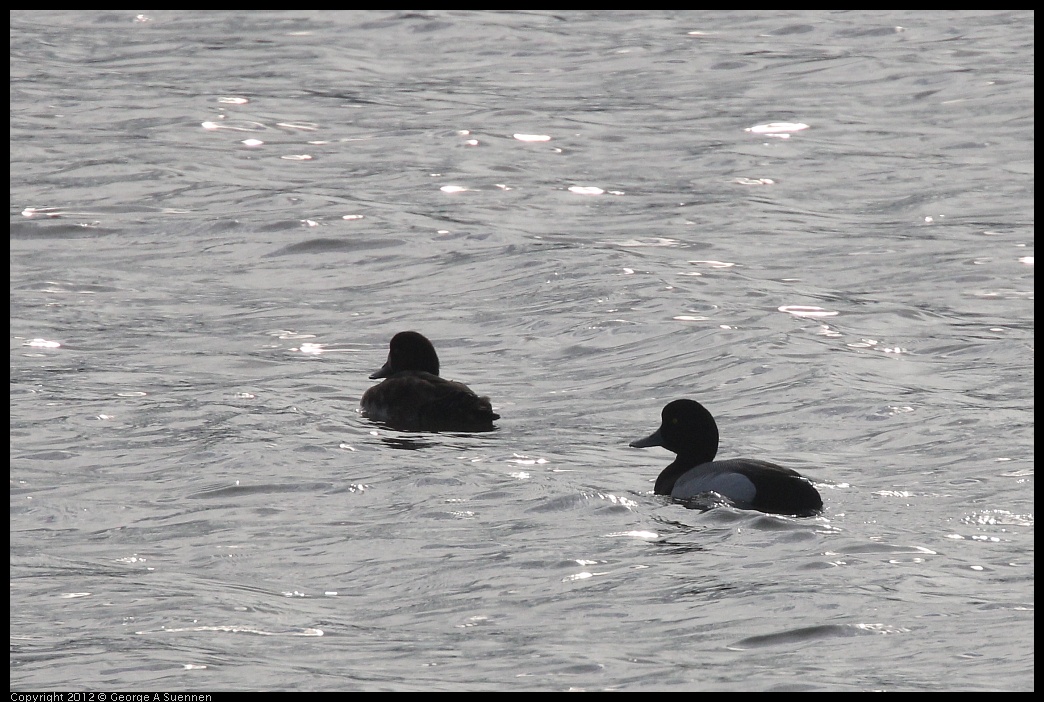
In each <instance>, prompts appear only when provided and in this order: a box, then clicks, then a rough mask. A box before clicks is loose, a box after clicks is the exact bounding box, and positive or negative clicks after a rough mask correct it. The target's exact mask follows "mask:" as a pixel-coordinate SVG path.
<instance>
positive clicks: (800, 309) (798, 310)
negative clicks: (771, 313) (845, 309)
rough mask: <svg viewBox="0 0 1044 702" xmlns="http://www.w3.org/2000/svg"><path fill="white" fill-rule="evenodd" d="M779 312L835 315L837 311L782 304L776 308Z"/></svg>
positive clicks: (803, 314)
mask: <svg viewBox="0 0 1044 702" xmlns="http://www.w3.org/2000/svg"><path fill="white" fill-rule="evenodd" d="M777 309H778V310H779V311H780V312H786V313H787V314H792V315H794V316H795V317H808V318H817V317H836V316H837V315H838V314H839V313H838V312H835V311H832V310H825V309H823V308H822V307H815V306H811V305H783V306H782V307H779V308H777Z"/></svg>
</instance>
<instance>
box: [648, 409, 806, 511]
mask: <svg viewBox="0 0 1044 702" xmlns="http://www.w3.org/2000/svg"><path fill="white" fill-rule="evenodd" d="M660 417H661V423H660V428H659V429H657V430H656V431H654V432H653V433H652V434H650V435H649V436H647V437H645V438H644V439H637V440H635V441H632V442H631V444H630V445H631V446H632V447H634V448H646V447H648V446H662V447H663V448H665V449H667V450H668V451H672V452H674V453H676V454H677V458H675V459H674V462H673V463H671V464H670V465H669V466H667V467H666V468H664V469H663V472H661V473H660V475H659V477H658V478H656V485H655V486H654V488H653V492H654V493H655V494H657V495H670V496H671V497H672V498H674V499H675V500H678V501H680V502H686V501H689V500H692V499H693V498H695V497H697V496H699V495H703V494H706V493H712V492H713V493H717V494H718V495H720V496H722V497H724V498H726V499H727V500H728V501H729V502H730V503H731V504H732V505H733V506H734V507H738V508H740V509H749V510H757V511H759V512H766V513H768V514H783V515H793V516H798V517H810V516H813V515H815V514H818V513H819V512H820V511H821V510H822V509H823V499H822V498H821V497H820V495H819V492H818V491H817V490H816V488H815V486H814V485H813V484H812V482H811V481H810V480H809V479H808V478H805V477H804V476H802V475H801V474H800V473H798V472H797V471H795V470H791V469H790V468H784V467H783V466H778V465H776V464H775V463H769V462H768V461H762V460H758V459H753V458H730V459H726V460H721V461H716V460H714V456H715V455H716V454H717V453H718V425H717V423H716V422H715V421H714V417H713V416H712V415H711V413H710V412H709V411H708V410H707V408H706V407H704V406H703V405H701V404H700V403H699V402H696V401H695V400H674V401H673V402H670V403H668V404H667V405H666V406H665V407H664V408H663V412H662V413H661V415H660Z"/></svg>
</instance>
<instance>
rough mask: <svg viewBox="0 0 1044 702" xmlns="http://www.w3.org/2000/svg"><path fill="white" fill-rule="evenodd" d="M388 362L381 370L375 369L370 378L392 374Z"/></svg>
mask: <svg viewBox="0 0 1044 702" xmlns="http://www.w3.org/2000/svg"><path fill="white" fill-rule="evenodd" d="M388 363H391V361H389V362H388ZM388 363H385V364H384V365H383V366H381V367H380V369H379V370H375V371H374V372H373V373H371V374H370V380H377V379H378V378H387V377H388V376H389V375H391V373H389V370H390V369H389V368H388Z"/></svg>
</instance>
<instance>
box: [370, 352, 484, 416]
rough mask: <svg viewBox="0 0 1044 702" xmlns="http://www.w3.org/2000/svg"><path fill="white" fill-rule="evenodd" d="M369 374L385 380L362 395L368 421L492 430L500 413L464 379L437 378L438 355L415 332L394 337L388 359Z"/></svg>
mask: <svg viewBox="0 0 1044 702" xmlns="http://www.w3.org/2000/svg"><path fill="white" fill-rule="evenodd" d="M370 378H373V379H376V378H384V380H383V382H381V383H379V384H377V385H374V386H373V387H372V388H370V389H369V390H367V391H366V392H365V393H363V396H362V401H361V403H360V404H361V405H362V409H363V412H365V413H366V416H367V417H369V418H370V419H372V420H374V421H377V422H382V423H384V424H387V425H388V426H390V427H392V428H393V429H398V430H400V431H465V432H474V431H492V430H493V428H494V427H493V421H494V420H496V419H500V415H499V414H497V413H496V412H494V411H493V406H492V405H491V404H490V402H489V398H488V397H479V396H478V395H476V394H475V393H474V392H472V391H471V388H469V387H468V386H467V385H465V384H464V383H459V382H457V381H455V380H447V379H445V378H442V377H440V376H439V357H438V354H436V353H435V347H434V346H432V343H431V342H430V341H428V339H427V338H426V337H425V336H424V335H422V334H419V333H417V332H414V331H405V332H399V333H398V334H396V335H395V336H393V337H392V340H391V345H390V348H389V350H388V361H387V362H386V363H385V364H384V365H383V366H381V368H380V370H378V371H377V372H375V373H374V374H373V375H371V376H370Z"/></svg>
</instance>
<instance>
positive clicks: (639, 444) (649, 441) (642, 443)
mask: <svg viewBox="0 0 1044 702" xmlns="http://www.w3.org/2000/svg"><path fill="white" fill-rule="evenodd" d="M631 446H632V447H633V448H645V447H646V446H663V435H662V434H661V433H660V430H659V429H657V430H656V431H654V432H653V433H652V434H649V436H647V437H645V438H644V439H637V440H635V441H632V442H631Z"/></svg>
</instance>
